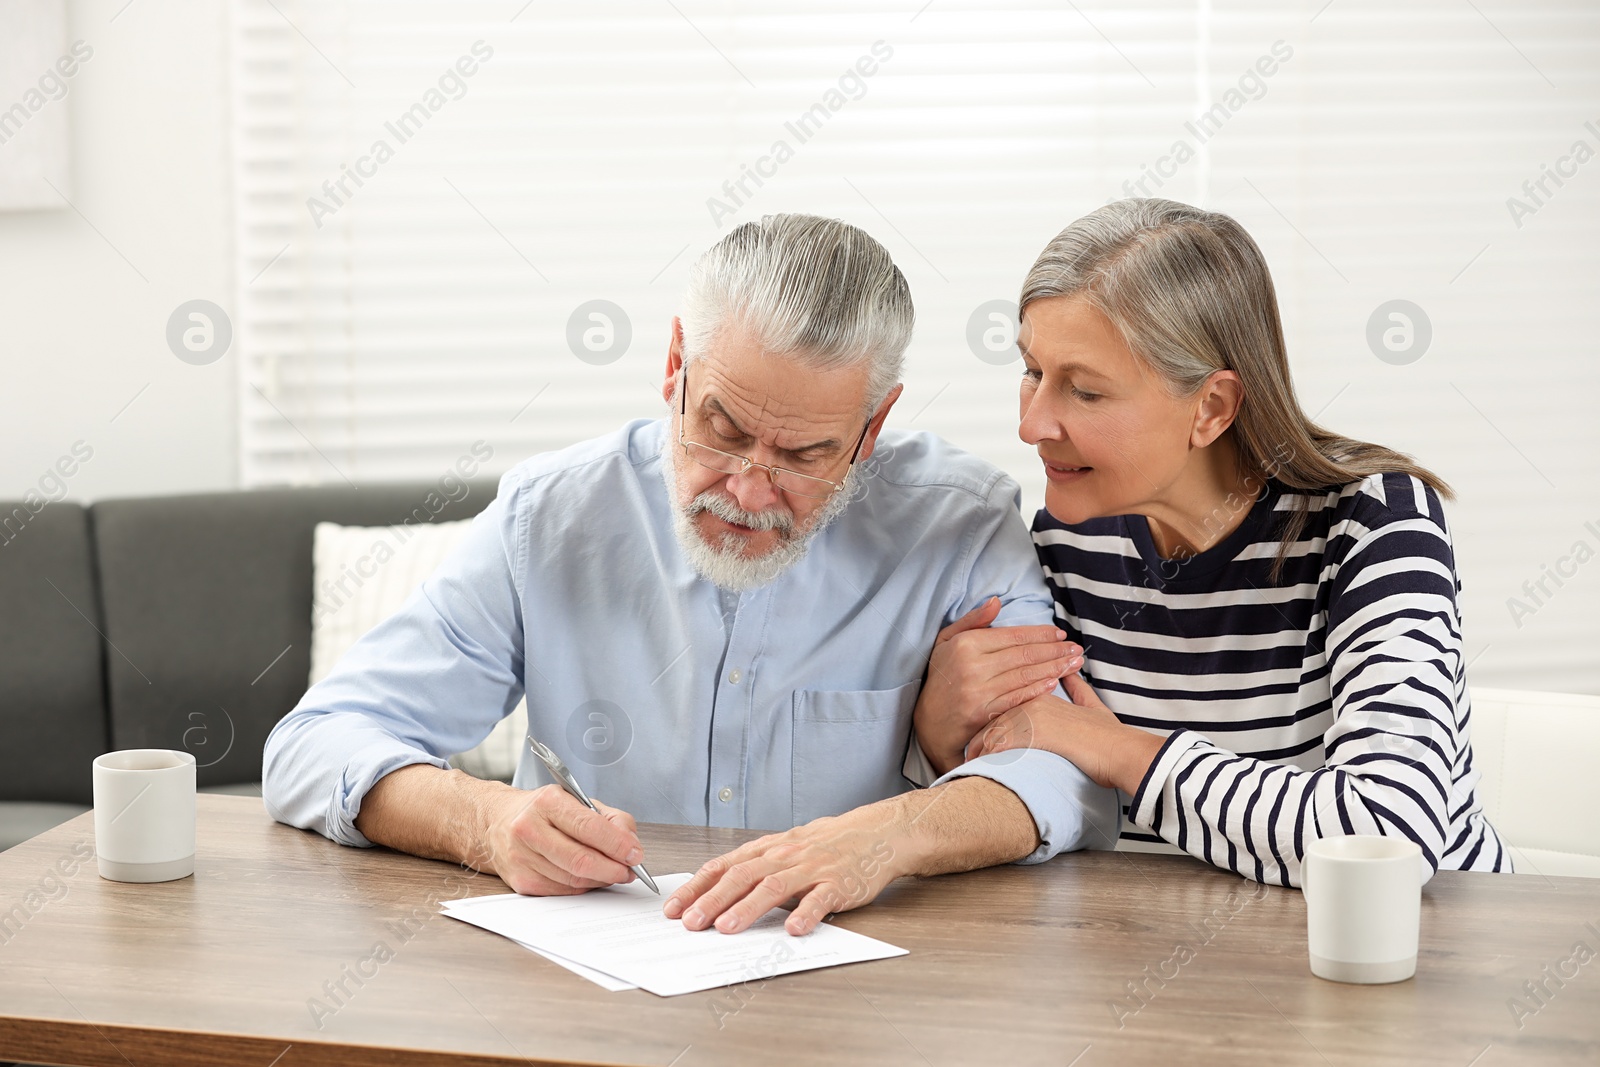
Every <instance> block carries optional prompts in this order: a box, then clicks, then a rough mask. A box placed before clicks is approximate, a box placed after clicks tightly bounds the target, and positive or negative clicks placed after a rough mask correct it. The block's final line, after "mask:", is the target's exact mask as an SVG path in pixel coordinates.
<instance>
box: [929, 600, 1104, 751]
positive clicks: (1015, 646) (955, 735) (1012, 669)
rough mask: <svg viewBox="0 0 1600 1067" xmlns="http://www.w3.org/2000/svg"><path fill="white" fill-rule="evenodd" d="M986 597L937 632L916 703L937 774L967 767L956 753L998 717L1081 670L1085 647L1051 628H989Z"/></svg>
mask: <svg viewBox="0 0 1600 1067" xmlns="http://www.w3.org/2000/svg"><path fill="white" fill-rule="evenodd" d="M999 614H1000V598H999V597H990V598H989V599H988V600H986V601H984V602H983V603H982V604H979V605H978V606H977V607H976V608H973V609H972V610H971V611H969V612H967V613H966V614H965V615H963V616H962V617H961V618H959V619H957V620H956V621H955V622H953V623H951V624H950V625H949V626H946V627H945V628H944V629H943V630H940V631H939V636H938V638H937V639H936V640H935V641H934V645H933V654H932V655H931V656H930V657H929V660H928V679H927V681H926V682H925V683H924V684H923V686H922V692H921V693H920V694H919V695H918V697H917V709H916V718H915V721H916V731H917V743H918V744H919V745H921V746H922V751H923V753H924V754H925V755H926V756H927V757H928V762H929V763H930V764H932V765H933V768H934V770H935V771H937V772H938V773H939V774H944V773H945V772H947V771H949V770H951V769H952V768H954V767H956V766H959V765H960V764H961V763H963V762H964V761H965V758H966V757H965V756H963V754H962V750H963V749H964V748H966V746H967V742H968V741H970V740H972V738H973V736H974V735H975V734H977V733H978V732H979V731H980V730H982V729H983V728H984V727H986V726H988V725H989V723H991V722H992V721H994V720H995V719H996V718H997V717H998V716H1000V715H1003V714H1004V713H1006V712H1008V711H1010V710H1012V709H1013V708H1017V707H1020V706H1022V705H1024V704H1026V703H1027V702H1028V701H1030V700H1033V699H1035V698H1036V697H1041V696H1044V695H1046V694H1048V693H1051V692H1054V690H1055V688H1056V684H1057V683H1058V681H1059V680H1060V679H1061V678H1062V676H1063V675H1067V674H1070V673H1071V672H1074V671H1077V670H1079V669H1081V668H1082V667H1083V649H1082V648H1080V647H1078V645H1076V644H1074V643H1073V642H1071V641H1068V640H1067V639H1066V635H1065V634H1064V633H1062V632H1061V630H1060V629H1059V628H1058V627H1056V626H1055V625H1054V624H1050V625H1045V626H994V627H991V626H990V624H991V623H992V622H994V620H995V617H996V616H998V615H999Z"/></svg>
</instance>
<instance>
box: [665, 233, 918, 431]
mask: <svg viewBox="0 0 1600 1067" xmlns="http://www.w3.org/2000/svg"><path fill="white" fill-rule="evenodd" d="M682 318H683V358H684V361H685V362H692V361H693V360H695V359H698V358H699V357H700V356H702V355H704V354H705V353H706V351H707V349H708V348H709V347H710V346H711V345H712V344H713V343H714V342H715V340H716V339H717V337H718V336H719V335H720V334H721V333H722V332H723V331H724V330H727V329H729V328H734V329H743V330H749V331H751V332H752V333H753V334H754V336H755V338H756V340H757V341H758V343H759V344H760V345H761V347H762V349H763V351H765V352H766V353H767V354H768V355H775V356H786V357H790V358H793V359H796V360H798V361H800V362H801V363H803V364H804V365H806V366H808V367H811V368H813V369H815V370H823V371H827V370H839V369H843V368H847V367H858V366H862V365H866V366H867V367H868V369H869V373H868V376H867V408H868V410H869V411H871V410H874V409H876V408H877V406H878V405H879V404H880V403H882V402H883V398H884V397H885V396H887V395H888V394H889V390H891V389H893V388H894V387H895V384H896V383H897V382H899V381H900V371H901V368H902V367H903V365H904V363H905V351H906V346H907V345H909V344H910V343H911V327H912V323H913V320H914V318H915V314H914V312H913V310H912V307H911V288H910V286H908V285H907V284H906V279H905V276H904V275H903V274H901V273H900V268H899V267H896V266H895V265H894V260H893V259H892V258H891V257H890V255H889V251H888V249H886V248H884V247H883V245H881V244H879V243H878V242H877V241H875V240H873V239H872V237H870V236H869V235H868V234H867V233H866V231H865V230H861V229H858V228H857V227H855V226H851V225H849V224H848V223H844V222H840V221H839V220H837V219H824V218H819V217H817V216H815V215H767V216H764V217H763V218H762V219H761V221H760V222H747V223H745V224H744V225H742V226H739V227H737V228H736V229H734V230H733V231H732V232H731V233H729V234H728V235H727V236H726V237H724V238H723V239H722V240H720V241H718V242H717V243H716V244H714V245H712V246H711V247H710V248H709V249H707V250H706V252H705V254H704V255H702V256H701V257H700V259H699V261H698V262H696V263H695V265H694V269H693V270H692V271H691V272H690V275H689V289H688V292H687V293H686V294H685V296H684V312H683V316H682Z"/></svg>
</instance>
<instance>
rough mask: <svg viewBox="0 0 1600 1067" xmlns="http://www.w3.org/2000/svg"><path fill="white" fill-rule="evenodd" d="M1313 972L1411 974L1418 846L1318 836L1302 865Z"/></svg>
mask: <svg viewBox="0 0 1600 1067" xmlns="http://www.w3.org/2000/svg"><path fill="white" fill-rule="evenodd" d="M1300 887H1301V890H1302V892H1303V893H1304V896H1305V900H1306V943H1307V947H1308V948H1309V949H1310V952H1311V973H1312V974H1314V975H1316V976H1317V977H1319V978H1327V979H1329V980H1330V981H1334V982H1358V983H1362V984H1378V983H1382V982H1403V981H1405V980H1406V979H1407V978H1410V977H1411V976H1412V975H1413V974H1415V973H1416V972H1417V927H1418V922H1419V920H1420V918H1421V915H1422V849H1420V848H1418V847H1417V844H1416V842H1415V841H1407V840H1405V839H1404V838H1396V837H1370V836H1354V837H1324V838H1321V839H1320V840H1317V841H1313V842H1311V844H1309V845H1307V846H1306V858H1305V862H1304V863H1303V864H1301V867H1300Z"/></svg>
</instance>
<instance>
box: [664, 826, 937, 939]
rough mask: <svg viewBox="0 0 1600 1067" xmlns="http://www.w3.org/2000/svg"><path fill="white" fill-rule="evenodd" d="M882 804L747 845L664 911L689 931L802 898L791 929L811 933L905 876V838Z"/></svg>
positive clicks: (705, 871)
mask: <svg viewBox="0 0 1600 1067" xmlns="http://www.w3.org/2000/svg"><path fill="white" fill-rule="evenodd" d="M887 814H888V813H887V810H886V809H885V808H883V806H881V805H872V806H868V807H866V808H857V809H856V810H855V811H851V812H848V813H846V814H844V815H840V816H837V817H829V818H823V819H817V820H815V821H813V822H809V823H806V824H805V825H804V826H797V827H795V828H794V829H792V830H788V831H785V832H784V833H781V834H768V835H767V836H766V837H761V838H757V839H756V840H754V841H751V842H749V843H748V844H745V845H741V846H740V847H738V848H736V849H734V850H733V851H732V852H729V853H727V854H726V855H722V856H718V857H717V858H716V859H714V860H712V861H711V862H710V863H707V864H706V865H705V866H704V867H701V868H700V870H699V871H697V872H696V873H695V876H694V877H693V878H691V879H689V881H688V882H686V883H684V885H683V886H682V887H680V888H679V889H678V890H677V891H676V892H675V893H673V894H672V895H671V896H670V897H668V898H667V901H666V903H665V904H664V905H663V906H662V911H663V912H664V913H665V914H666V916H667V918H669V919H676V918H678V917H679V916H682V917H683V925H684V926H686V927H688V928H689V929H690V930H704V929H706V928H707V927H709V926H712V925H715V926H716V928H717V929H718V930H720V931H722V932H723V933H725V934H736V933H738V932H739V931H741V930H744V929H747V928H748V927H749V926H750V924H751V923H753V922H755V921H756V920H757V919H759V918H761V917H762V916H763V915H765V914H766V913H767V912H769V911H771V910H772V909H773V908H775V907H777V906H779V905H781V904H785V903H787V902H789V901H795V900H797V901H799V903H798V904H797V905H796V906H795V908H794V911H793V913H792V914H790V916H789V918H788V920H787V921H786V922H785V923H784V929H786V930H788V932H789V933H791V934H795V935H800V934H808V933H810V932H811V931H812V930H814V929H816V927H817V924H818V923H820V922H822V921H823V920H824V919H826V918H827V917H828V916H829V915H831V914H833V913H835V912H841V911H849V910H850V909H852V908H859V907H861V906H862V905H863V904H868V903H870V902H871V901H872V900H873V899H874V898H876V897H877V895H878V894H879V893H881V892H882V891H883V888H884V887H885V886H887V885H888V884H889V883H890V882H892V881H894V880H895V879H896V878H897V877H899V876H900V874H901V873H903V872H902V870H901V869H900V865H899V864H897V863H896V860H897V859H900V858H902V857H900V856H899V855H897V853H898V852H902V851H904V848H905V846H904V843H903V841H902V839H901V835H900V834H899V832H898V830H897V827H896V820H895V819H894V818H893V817H886V815H887Z"/></svg>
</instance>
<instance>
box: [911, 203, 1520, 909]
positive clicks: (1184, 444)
mask: <svg viewBox="0 0 1600 1067" xmlns="http://www.w3.org/2000/svg"><path fill="white" fill-rule="evenodd" d="M1021 309H1022V314H1021V329H1020V333H1019V335H1018V345H1019V347H1020V348H1021V349H1022V358H1023V363H1024V370H1023V377H1022V384H1021V429H1020V433H1021V436H1022V439H1023V440H1025V441H1027V442H1028V443H1029V444H1030V445H1033V446H1034V447H1035V448H1036V449H1037V451H1038V454H1039V458H1040V460H1041V461H1042V462H1043V464H1044V470H1045V476H1046V477H1047V479H1048V487H1047V489H1046V494H1045V509H1044V510H1043V511H1041V512H1040V513H1039V515H1038V518H1037V520H1036V521H1035V523H1034V526H1033V537H1034V542H1035V545H1036V547H1037V550H1038V553H1039V559H1040V562H1041V563H1042V564H1043V567H1044V570H1045V575H1046V578H1047V579H1048V581H1049V582H1050V584H1051V587H1052V590H1053V592H1054V595H1055V599H1056V618H1057V623H1058V625H1059V626H1060V627H1061V629H1062V630H1064V631H1065V632H1066V636H1067V638H1068V639H1069V640H1070V641H1071V642H1075V643H1077V644H1080V645H1081V646H1082V648H1083V650H1084V657H1085V658H1086V660H1087V662H1088V664H1089V666H1088V667H1087V668H1086V669H1085V674H1084V675H1079V674H1069V675H1067V677H1066V678H1065V683H1066V690H1067V693H1068V695H1069V696H1070V697H1071V702H1070V703H1069V702H1067V701H1064V700H1061V699H1060V698H1059V697H1057V696H1054V695H1048V694H1047V695H1044V696H1038V697H1034V698H1033V699H1029V700H1027V701H1025V702H1021V703H1018V704H1017V706H1015V707H1014V708H1012V709H1011V710H1005V711H1003V713H1000V714H997V712H999V711H1001V710H1002V709H1003V708H1005V707H1007V706H1008V705H1009V704H1011V703H1013V702H1015V701H1017V700H1018V697H1017V696H1016V695H1013V696H1011V697H1010V698H1005V697H1001V696H1000V695H999V694H1000V693H1001V692H1002V691H1004V690H1005V689H1009V688H1012V683H1011V682H1009V681H1008V682H1004V683H1002V682H1000V681H996V682H995V683H994V685H993V688H994V694H993V695H994V697H995V700H994V702H992V703H990V704H989V705H988V706H987V707H986V708H984V707H981V706H979V707H974V705H973V704H971V703H967V704H965V705H964V710H962V711H961V712H960V713H959V714H957V713H955V712H954V711H953V708H954V707H955V706H956V705H955V702H953V701H952V702H950V703H949V704H947V705H946V708H947V709H952V710H948V711H947V713H946V714H943V715H936V714H931V713H930V714H927V715H923V714H921V713H920V712H919V719H918V722H917V734H918V740H919V742H920V744H921V747H922V750H923V751H924V752H925V753H926V754H927V755H928V758H929V760H930V762H931V763H932V764H933V766H934V767H935V768H936V769H938V770H941V771H942V770H944V769H946V768H947V767H949V766H953V765H954V764H955V763H958V762H960V760H961V759H962V758H963V755H965V756H977V755H979V754H983V753H993V752H999V751H1003V750H1006V749H1011V748H1022V747H1028V748H1041V749H1047V750H1049V751H1052V752H1055V753H1057V754H1059V755H1061V756H1064V757H1065V758H1067V759H1069V760H1071V761H1072V762H1073V763H1075V764H1077V765H1078V766H1079V767H1080V768H1082V769H1083V770H1084V771H1085V772H1086V773H1087V774H1088V775H1090V776H1091V777H1092V778H1094V779H1095V780H1096V781H1097V782H1099V783H1100V784H1102V785H1107V786H1112V787H1115V788H1116V789H1117V790H1118V791H1119V793H1120V794H1121V800H1122V803H1123V813H1124V818H1123V825H1122V832H1121V838H1122V841H1123V843H1124V844H1123V847H1129V845H1130V844H1133V843H1135V842H1144V843H1146V847H1151V846H1153V847H1157V848H1162V849H1165V848H1169V847H1171V846H1176V848H1178V849H1181V850H1183V851H1185V852H1188V853H1190V854H1192V855H1194V856H1197V857H1199V858H1200V859H1203V860H1205V861H1206V862H1208V863H1211V864H1215V865H1216V866H1219V867H1224V868H1227V869H1229V870H1232V871H1235V872H1237V873H1239V874H1241V875H1244V876H1246V877H1248V878H1253V879H1255V880H1257V881H1260V882H1271V883H1276V884H1279V885H1298V884H1299V878H1300V862H1301V858H1302V857H1303V855H1304V852H1305V847H1306V845H1307V843H1308V842H1310V841H1312V840H1314V839H1316V838H1319V837H1326V836H1335V835H1340V834H1385V835H1389V836H1399V837H1405V838H1408V839H1410V840H1412V841H1415V842H1416V843H1417V844H1418V845H1420V846H1421V848H1422V854H1423V856H1424V858H1425V859H1426V862H1427V864H1428V866H1429V868H1430V871H1431V870H1438V869H1441V868H1444V869H1452V870H1479V871H1506V870H1510V869H1511V863H1510V857H1509V855H1508V854H1507V852H1506V850H1505V848H1504V847H1503V846H1502V844H1501V842H1500V840H1499V838H1498V837H1497V836H1496V834H1495V832H1494V830H1493V828H1492V827H1490V825H1489V824H1488V822H1487V821H1486V820H1485V818H1484V815H1483V812H1482V808H1481V806H1480V804H1479V802H1478V799H1477V797H1476V796H1475V795H1474V786H1475V785H1476V783H1477V781H1478V771H1477V770H1476V769H1475V768H1474V766H1473V761H1472V748H1471V744H1470V741H1469V738H1470V732H1469V728H1468V720H1469V712H1470V708H1471V701H1470V699H1469V697H1468V693H1467V682H1466V669H1465V664H1464V663H1463V660H1462V654H1461V644H1462V642H1461V616H1460V611H1459V607H1458V604H1457V597H1458V594H1459V589H1460V583H1459V581H1458V578H1457V575H1456V566H1455V553H1454V551H1453V550H1452V547H1451V541H1450V529H1449V526H1448V524H1447V523H1446V521H1445V514H1444V508H1443V506H1442V505H1441V503H1440V499H1441V497H1443V498H1446V499H1448V498H1449V496H1450V490H1449V488H1448V486H1446V485H1445V484H1444V482H1443V481H1441V480H1440V479H1439V477H1438V476H1437V475H1435V474H1433V473H1432V472H1431V471H1428V470H1426V469H1424V468H1423V467H1421V466H1418V465H1417V464H1416V463H1415V462H1413V461H1412V460H1411V459H1410V458H1408V457H1406V456H1404V455H1401V454H1400V453H1398V452H1395V451H1393V450H1391V449H1388V448H1384V447H1383V446H1381V445H1376V444H1371V443H1368V442H1365V441H1356V440H1352V439H1351V438H1348V437H1342V436H1340V435H1338V434H1336V433H1332V432H1330V431H1328V430H1325V429H1323V428H1322V427H1320V426H1318V425H1316V424H1315V423H1313V422H1312V421H1311V420H1310V419H1309V418H1307V417H1306V415H1305V413H1304V412H1303V411H1302V410H1301V408H1300V405H1299V402H1298V401H1297V400H1296V398H1295V393H1294V387H1293V384H1292V382H1291V380H1290V374H1289V362H1288V357H1287V354H1286V352H1285V349H1284V340H1283V331H1282V328H1281V326H1280V324H1279V320H1278V307H1277V298H1276V295H1275V293H1274V291H1273V285H1272V279H1271V276H1270V275H1269V274H1268V271H1267V266H1266V263H1265V260H1264V259H1263V257H1262V255H1261V250H1260V249H1259V248H1257V247H1256V244H1255V242H1254V241H1253V240H1251V238H1250V236H1249V235H1248V234H1247V233H1245V231H1244V230H1243V229H1242V228H1241V227H1240V226H1239V224H1238V223H1237V222H1235V221H1234V220H1233V219H1231V218H1229V217H1228V216H1226V215H1221V214H1216V213H1213V212H1206V211H1201V210H1199V209H1197V208H1193V207H1189V206H1187V205H1184V204H1178V203H1173V202H1172V201H1167V200H1142V199H1141V200H1124V201H1120V202H1116V203H1112V204H1108V205H1106V206H1105V207H1102V208H1100V209H1098V210H1096V211H1094V212H1092V213H1090V214H1089V215H1086V216H1085V217H1083V218H1082V219H1079V220H1078V221H1077V222H1075V223H1073V224H1072V225H1071V226H1069V227H1067V228H1066V229H1065V230H1063V231H1062V232H1061V233H1060V234H1059V235H1058V236H1057V237H1056V238H1055V239H1054V240H1052V241H1051V242H1050V243H1049V245H1048V246H1047V247H1046V248H1045V250H1044V252H1043V253H1042V254H1041V255H1040V256H1039V258H1038V260H1037V262H1035V263H1034V265H1033V269H1032V270H1031V271H1029V272H1028V276H1027V280H1026V281H1025V282H1024V283H1023V288H1022V299H1021ZM985 622H987V616H983V615H977V614H975V615H974V616H969V618H968V619H966V620H963V621H962V622H958V623H957V624H955V625H954V626H952V627H950V628H948V630H947V633H946V634H945V635H943V636H942V637H941V640H940V642H939V644H938V646H937V648H936V650H935V653H934V659H933V663H932V665H931V668H930V671H929V679H930V681H929V684H930V685H936V686H937V685H943V686H954V685H956V684H957V682H958V681H963V680H964V681H966V682H967V683H969V689H970V682H971V680H972V678H973V677H974V674H975V672H976V675H978V676H982V675H983V674H984V673H985V671H984V667H983V664H984V662H985V658H986V656H987V657H989V658H990V661H991V662H998V659H997V658H996V657H999V656H1000V655H1002V653H1001V652H1000V651H998V648H999V645H998V642H997V640H996V639H997V637H998V635H999V634H1000V633H1001V632H1002V631H999V630H993V631H991V630H985V629H983V628H982V626H981V624H983V623H985ZM1019 640H1021V639H1019ZM985 641H987V642H989V643H988V644H985ZM1058 647H1059V646H1058ZM1006 654H1009V655H1013V656H1015V655H1018V653H1016V652H1015V651H1011V652H1009V653H1006ZM1050 662H1052V663H1055V662H1058V661H1056V660H1051V661H1050ZM1073 665H1074V662H1073V661H1069V662H1068V663H1067V666H1068V667H1071V666H1073ZM995 677H996V678H999V677H1000V675H998V674H996V675H995ZM1089 677H1092V679H1093V684H1092V685H1091V683H1090V681H1089V680H1088V678H1089ZM1042 687H1043V688H1051V689H1053V684H1052V683H1051V682H1048V681H1047V682H1045V683H1044V684H1043V686H1042ZM1034 691H1035V692H1036V691H1037V690H1034ZM1024 695H1031V694H1024ZM937 707H938V705H937V704H936V703H934V702H929V703H928V708H929V709H937ZM969 742H970V743H969ZM1162 842H1165V844H1161V843H1162ZM1133 847H1140V846H1139V845H1137V844H1133Z"/></svg>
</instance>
